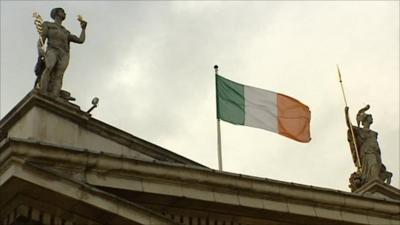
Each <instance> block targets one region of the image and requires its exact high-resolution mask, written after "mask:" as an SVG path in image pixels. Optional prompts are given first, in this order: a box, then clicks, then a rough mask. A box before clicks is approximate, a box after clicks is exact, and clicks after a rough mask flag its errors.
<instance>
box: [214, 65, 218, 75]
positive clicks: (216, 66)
mask: <svg viewBox="0 0 400 225" xmlns="http://www.w3.org/2000/svg"><path fill="white" fill-rule="evenodd" d="M214 70H215V74H216V75H218V65H215V66H214Z"/></svg>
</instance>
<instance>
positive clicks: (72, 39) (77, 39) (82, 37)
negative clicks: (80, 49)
mask: <svg viewBox="0 0 400 225" xmlns="http://www.w3.org/2000/svg"><path fill="white" fill-rule="evenodd" d="M80 23H81V28H82V31H81V34H80V35H79V37H77V36H75V35H72V34H71V35H69V41H70V42H74V43H78V44H82V43H83V42H85V38H86V32H85V30H86V26H87V22H86V21H83V20H82V21H80Z"/></svg>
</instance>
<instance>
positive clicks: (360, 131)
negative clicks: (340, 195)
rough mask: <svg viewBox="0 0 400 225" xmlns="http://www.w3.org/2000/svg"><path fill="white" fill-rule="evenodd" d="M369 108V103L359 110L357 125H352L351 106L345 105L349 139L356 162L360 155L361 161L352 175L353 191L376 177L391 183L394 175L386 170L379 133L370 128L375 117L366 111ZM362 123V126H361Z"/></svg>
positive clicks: (351, 186) (351, 184) (351, 185)
mask: <svg viewBox="0 0 400 225" xmlns="http://www.w3.org/2000/svg"><path fill="white" fill-rule="evenodd" d="M369 108H370V106H369V105H367V106H365V107H364V108H362V109H360V110H359V111H358V113H357V126H352V125H351V122H350V119H349V107H347V106H346V107H345V116H346V124H347V127H348V128H349V130H348V132H347V140H348V141H349V144H350V149H351V152H352V155H353V161H354V163H355V164H356V165H357V163H356V162H357V160H358V159H357V157H359V160H360V163H361V165H360V166H361V167H360V168H359V170H358V171H357V172H355V173H353V174H352V175H351V177H350V188H351V189H352V191H355V190H356V189H358V188H360V187H361V186H362V185H364V184H366V183H368V182H369V181H371V180H374V179H378V180H381V181H383V182H386V183H388V184H390V179H391V177H392V173H390V172H388V171H386V167H385V165H383V163H382V159H381V150H380V148H379V144H378V133H377V132H375V131H373V130H371V129H370V126H371V124H372V123H373V119H372V115H371V114H367V113H366V111H367V110H368V109H369ZM360 123H361V125H362V127H360ZM351 127H352V129H353V133H354V139H355V140H353V135H352V134H351ZM354 142H355V143H354ZM356 151H358V152H356ZM357 153H358V154H357Z"/></svg>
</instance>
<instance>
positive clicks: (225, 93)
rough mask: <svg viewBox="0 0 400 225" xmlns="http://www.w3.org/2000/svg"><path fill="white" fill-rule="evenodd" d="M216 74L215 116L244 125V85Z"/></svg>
mask: <svg viewBox="0 0 400 225" xmlns="http://www.w3.org/2000/svg"><path fill="white" fill-rule="evenodd" d="M216 76H217V77H216V82H217V118H219V119H222V120H224V121H227V122H230V123H233V124H239V125H244V120H245V109H244V107H245V101H244V86H243V85H242V84H238V83H236V82H233V81H231V80H228V79H225V78H223V77H221V76H218V75H216Z"/></svg>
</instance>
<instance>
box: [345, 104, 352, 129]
mask: <svg viewBox="0 0 400 225" xmlns="http://www.w3.org/2000/svg"><path fill="white" fill-rule="evenodd" d="M344 114H345V117H346V124H347V127H348V128H349V129H350V126H351V123H350V117H349V107H348V106H346V107H345V108H344Z"/></svg>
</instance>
